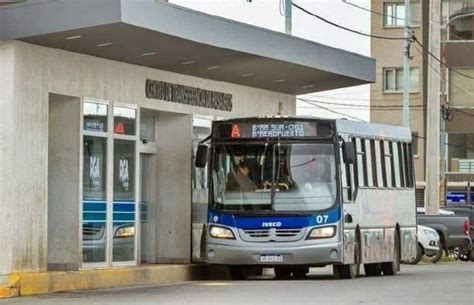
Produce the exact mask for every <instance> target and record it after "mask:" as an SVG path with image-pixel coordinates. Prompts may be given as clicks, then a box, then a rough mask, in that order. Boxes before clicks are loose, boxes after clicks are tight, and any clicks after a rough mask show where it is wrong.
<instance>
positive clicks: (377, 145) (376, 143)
mask: <svg viewBox="0 0 474 305" xmlns="http://www.w3.org/2000/svg"><path fill="white" fill-rule="evenodd" d="M373 143H374V145H373V146H374V155H375V158H374V162H375V167H376V169H377V175H376V176H377V185H378V187H386V186H387V182H386V181H385V179H384V178H383V171H382V167H383V166H382V165H383V160H382V158H381V147H382V146H381V145H380V144H381V142H380V141H379V140H374V141H373Z"/></svg>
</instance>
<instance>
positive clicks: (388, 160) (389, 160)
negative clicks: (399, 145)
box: [382, 141, 393, 187]
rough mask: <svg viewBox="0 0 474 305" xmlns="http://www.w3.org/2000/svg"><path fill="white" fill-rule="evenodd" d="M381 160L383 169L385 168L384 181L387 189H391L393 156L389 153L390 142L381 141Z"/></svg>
mask: <svg viewBox="0 0 474 305" xmlns="http://www.w3.org/2000/svg"><path fill="white" fill-rule="evenodd" d="M382 147H383V159H384V168H385V179H386V185H385V186H387V187H393V179H392V173H393V171H392V168H393V155H392V154H391V152H390V142H387V141H383V142H382Z"/></svg>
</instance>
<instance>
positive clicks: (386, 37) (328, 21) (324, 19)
mask: <svg viewBox="0 0 474 305" xmlns="http://www.w3.org/2000/svg"><path fill="white" fill-rule="evenodd" d="M291 5H293V6H294V7H296V8H297V9H299V10H300V11H302V12H304V13H306V14H308V15H310V16H313V17H315V18H317V19H319V20H321V21H323V22H325V23H327V24H329V25H332V26H334V27H337V28H339V29H342V30H345V31H348V32H351V33H354V34H358V35H362V36H366V37H372V38H377V39H386V40H407V38H405V37H388V36H381V35H372V34H367V33H364V32H360V31H357V30H354V29H351V28H348V27H345V26H342V25H339V24H337V23H335V22H332V21H330V20H328V19H326V18H324V17H321V16H319V15H317V14H315V13H312V12H310V11H308V10H307V9H305V8H303V7H302V6H300V5H298V4H296V3H294V2H292V3H291Z"/></svg>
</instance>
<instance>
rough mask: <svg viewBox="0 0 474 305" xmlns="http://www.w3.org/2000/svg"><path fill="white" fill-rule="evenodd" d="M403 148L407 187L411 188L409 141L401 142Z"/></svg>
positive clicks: (411, 171)
mask: <svg viewBox="0 0 474 305" xmlns="http://www.w3.org/2000/svg"><path fill="white" fill-rule="evenodd" d="M403 150H404V152H405V153H404V155H405V173H406V181H407V187H408V188H412V187H413V164H412V158H413V153H412V150H411V143H403Z"/></svg>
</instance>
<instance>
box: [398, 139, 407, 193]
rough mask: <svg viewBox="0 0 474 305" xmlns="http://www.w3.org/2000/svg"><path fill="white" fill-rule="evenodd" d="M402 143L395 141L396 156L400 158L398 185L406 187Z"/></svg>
mask: <svg viewBox="0 0 474 305" xmlns="http://www.w3.org/2000/svg"><path fill="white" fill-rule="evenodd" d="M403 144H404V143H400V142H399V143H397V148H398V158H399V159H400V160H399V161H400V186H401V187H407V182H406V172H405V151H404V150H403Z"/></svg>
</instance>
